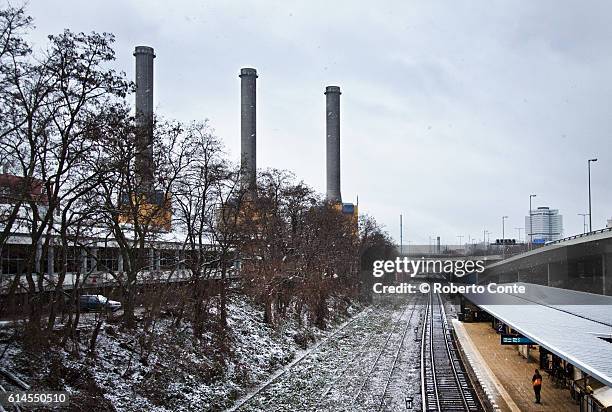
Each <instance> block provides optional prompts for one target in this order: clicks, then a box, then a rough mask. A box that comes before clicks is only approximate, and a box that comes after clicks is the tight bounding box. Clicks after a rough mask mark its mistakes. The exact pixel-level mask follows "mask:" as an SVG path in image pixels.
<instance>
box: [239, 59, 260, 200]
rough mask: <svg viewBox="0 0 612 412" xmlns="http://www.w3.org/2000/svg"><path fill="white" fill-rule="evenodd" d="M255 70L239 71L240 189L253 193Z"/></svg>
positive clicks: (255, 161) (254, 185) (255, 134)
mask: <svg viewBox="0 0 612 412" xmlns="http://www.w3.org/2000/svg"><path fill="white" fill-rule="evenodd" d="M256 79H257V70H255V69H251V68H243V69H240V167H241V172H242V181H241V184H242V188H243V189H246V190H249V191H254V190H255V189H256V186H257V175H256V173H257V128H256V126H257V124H256V92H255V83H256Z"/></svg>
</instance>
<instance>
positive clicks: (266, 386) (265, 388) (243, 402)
mask: <svg viewBox="0 0 612 412" xmlns="http://www.w3.org/2000/svg"><path fill="white" fill-rule="evenodd" d="M371 312H374V313H378V312H379V308H377V307H370V308H367V309H365V310H363V311H362V312H361V313H359V314H358V315H355V316H354V317H353V318H352V319H351V320H349V321H348V322H346V323H345V324H344V325H342V326H341V327H339V328H338V329H337V330H336V331H335V332H334V333H332V334H331V335H330V336H328V337H327V338H324V339H323V340H321V341H320V342H319V343H318V344H316V345H315V346H314V347H312V348H311V349H309V350H307V351H305V352H303V353H302V355H301V356H299V357H298V358H296V359H295V360H294V361H293V362H291V363H290V364H288V365H287V366H286V367H284V368H283V369H281V370H280V371H279V372H277V373H276V374H274V375H273V376H272V377H270V378H269V379H268V380H267V381H266V382H264V383H263V384H261V385H260V386H259V387H257V388H256V389H255V390H253V391H252V392H251V393H250V394H248V395H246V396H245V397H243V398H242V399H240V400H238V402H236V404H234V405H233V406H232V407H231V408H229V409H228V410H227V411H228V412H232V411H237V410H243V409H244V408H247V407H248V406H249V405H250V404H252V403H257V402H256V401H257V400H258V398H259V397H261V396H264V397H265V395H266V394H267V392H270V391H271V389H272V387H273V386H274V384H276V383H277V382H278V381H279V380H280V379H281V378H283V377H286V376H287V375H290V374H291V372H292V371H293V370H294V369H295V368H296V366H298V365H300V364H301V363H303V362H305V361H308V360H309V358H312V357H313V356H315V355H316V354H318V353H319V352H320V350H321V349H322V348H324V347H325V346H329V345H331V344H333V343H334V342H336V341H337V340H339V339H342V338H343V335H345V334H346V333H347V330H348V329H349V327H350V326H352V325H355V324H357V323H360V322H362V321H364V320H365V319H366V318H367V316H366V315H368V314H369V313H371ZM336 354H337V353H336V352H335V351H330V352H329V354H328V356H329V357H331V356H334V355H336ZM272 392H274V391H272ZM273 394H274V393H272V395H273Z"/></svg>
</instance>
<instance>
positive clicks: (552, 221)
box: [525, 207, 563, 243]
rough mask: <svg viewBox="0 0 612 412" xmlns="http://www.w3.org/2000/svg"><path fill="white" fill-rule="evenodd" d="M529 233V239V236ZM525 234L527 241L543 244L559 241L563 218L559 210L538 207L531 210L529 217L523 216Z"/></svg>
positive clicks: (561, 233)
mask: <svg viewBox="0 0 612 412" xmlns="http://www.w3.org/2000/svg"><path fill="white" fill-rule="evenodd" d="M530 232H531V237H530V236H529V235H530ZM525 233H526V234H527V241H529V240H530V238H531V241H532V243H544V242H549V241H551V240H558V239H561V237H562V235H563V216H561V215H560V214H559V210H557V209H551V208H548V207H538V208H537V209H533V210H531V216H525Z"/></svg>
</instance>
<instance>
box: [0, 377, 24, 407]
mask: <svg viewBox="0 0 612 412" xmlns="http://www.w3.org/2000/svg"><path fill="white" fill-rule="evenodd" d="M0 378H1V379H0V392H21V391H27V390H30V385H28V384H27V383H25V382H24V381H22V380H21V379H19V378H18V377H17V376H15V375H14V374H13V373H11V372H9V371H7V370H6V369H4V368H0ZM8 411H15V412H21V411H22V409H21V407H20V406H19V405H13V406H12V407H7V408H4V407H3V406H2V405H1V404H0V412H8Z"/></svg>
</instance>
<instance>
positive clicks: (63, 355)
mask: <svg viewBox="0 0 612 412" xmlns="http://www.w3.org/2000/svg"><path fill="white" fill-rule="evenodd" d="M361 309H362V308H361V307H360V306H359V305H353V304H351V305H350V306H349V307H348V309H347V311H346V312H348V313H349V314H355V313H358V312H359V311H361ZM262 319H263V311H262V309H261V308H259V307H257V306H256V305H254V304H253V303H251V301H250V299H249V298H247V297H245V296H242V295H235V296H233V297H232V298H231V303H230V305H229V307H228V324H229V326H230V328H229V334H228V335H227V338H226V341H224V342H219V341H218V340H215V339H214V335H213V334H212V333H211V332H208V333H205V336H204V338H203V339H202V341H201V342H200V343H199V344H196V342H195V340H194V339H193V334H192V330H191V328H190V327H189V326H188V324H186V323H183V324H181V325H180V326H178V327H174V326H173V325H172V318H170V317H162V318H161V319H160V320H158V321H157V324H156V325H155V333H153V334H143V333H142V330H141V329H137V330H136V331H123V330H122V329H121V328H120V327H119V325H118V324H112V323H105V324H104V325H103V327H102V329H101V330H100V335H99V337H98V341H97V345H96V356H95V357H89V356H87V353H86V352H87V344H88V338H89V336H90V333H91V330H92V329H93V324H94V323H95V320H96V315H94V314H87V315H86V316H84V317H83V323H82V328H81V333H82V336H81V344H80V345H79V346H78V355H77V352H76V351H74V350H72V349H74V348H73V347H71V346H70V345H68V347H67V348H66V349H65V350H61V349H56V350H53V351H51V352H47V353H34V352H29V351H26V350H25V349H24V345H23V343H22V342H20V341H19V340H17V341H15V342H13V343H11V344H10V345H9V346H8V349H7V350H6V353H5V355H4V357H3V358H2V359H1V360H0V366H2V367H3V368H5V369H7V370H10V371H11V372H13V373H15V374H16V375H17V376H19V377H21V378H22V379H23V380H24V381H26V382H28V383H30V384H31V385H32V386H33V388H39V389H43V388H44V389H46V390H67V391H69V392H70V393H71V403H72V408H71V409H73V410H87V409H91V408H93V409H91V410H96V411H105V410H117V411H139V412H140V411H160V412H161V411H192V410H197V411H216V410H223V409H225V408H228V407H231V406H232V404H233V403H234V400H235V399H237V398H239V397H240V396H243V395H244V394H246V393H247V392H248V391H249V390H250V388H253V387H256V386H257V385H258V384H260V383H261V382H263V381H265V380H266V379H268V378H269V377H270V376H271V375H272V374H274V373H275V372H276V371H278V370H280V369H281V368H282V367H283V366H284V365H287V364H289V363H290V362H291V361H293V360H294V359H295V358H296V357H298V356H300V355H301V354H302V353H304V350H303V345H304V342H307V343H308V344H309V345H310V347H313V346H314V345H316V344H317V342H321V341H322V339H324V338H325V337H326V336H328V335H330V334H332V333H334V331H335V328H336V326H335V325H339V324H342V323H343V322H345V321H347V318H346V316H340V315H338V316H337V317H336V319H335V320H334V321H333V322H332V323H331V324H330V327H329V328H328V330H325V331H322V330H319V329H317V328H315V327H313V326H300V325H299V324H298V322H297V321H296V320H293V319H289V320H287V321H285V322H284V323H283V324H282V325H280V326H278V327H275V328H272V327H270V326H269V325H266V324H265V323H263V321H262ZM348 320H350V318H348ZM5 326H7V325H5ZM17 327H18V328H19V327H22V326H20V325H17ZM14 333H15V330H14V328H12V327H5V328H2V329H0V353H1V352H3V351H4V348H5V347H6V346H7V344H8V343H9V342H11V341H12V339H11V337H12V336H13V334H14ZM17 333H18V331H17ZM149 339H152V340H151V341H149ZM224 345H227V347H228V348H231V350H230V354H229V356H228V355H224V357H223V359H224V362H222V361H221V360H222V357H221V354H220V353H219V347H220V346H224ZM149 346H150V348H151V349H150V350H147V349H146V348H147V347H149ZM147 354H148V356H146V355H147ZM0 383H1V382H0Z"/></svg>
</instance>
